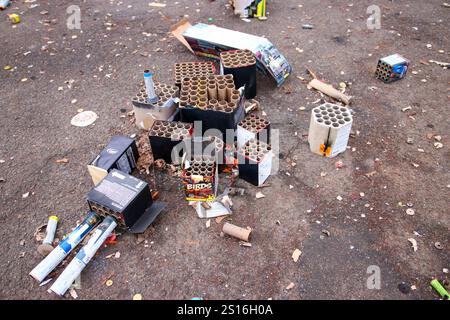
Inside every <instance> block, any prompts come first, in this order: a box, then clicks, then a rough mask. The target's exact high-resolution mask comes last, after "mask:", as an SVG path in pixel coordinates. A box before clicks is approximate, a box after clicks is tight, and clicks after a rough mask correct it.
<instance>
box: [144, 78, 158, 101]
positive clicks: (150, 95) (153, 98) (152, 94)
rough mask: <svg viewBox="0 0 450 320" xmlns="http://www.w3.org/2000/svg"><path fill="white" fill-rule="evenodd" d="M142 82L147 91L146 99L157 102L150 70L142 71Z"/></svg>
mask: <svg viewBox="0 0 450 320" xmlns="http://www.w3.org/2000/svg"><path fill="white" fill-rule="evenodd" d="M144 83H145V90H146V91H147V97H148V98H147V99H148V101H149V102H150V103H155V102H158V96H157V95H156V92H155V85H154V83H153V74H152V73H151V72H150V70H145V71H144Z"/></svg>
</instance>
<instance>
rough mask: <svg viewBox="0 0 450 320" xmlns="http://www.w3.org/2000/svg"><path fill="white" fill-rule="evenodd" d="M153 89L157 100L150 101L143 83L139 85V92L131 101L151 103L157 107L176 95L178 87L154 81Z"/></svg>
mask: <svg viewBox="0 0 450 320" xmlns="http://www.w3.org/2000/svg"><path fill="white" fill-rule="evenodd" d="M154 90H155V93H156V95H157V97H158V100H157V102H155V103H150V102H149V97H148V93H147V88H146V87H145V85H141V88H140V89H139V92H138V93H137V94H136V96H135V97H133V99H132V101H133V102H135V103H140V104H153V105H156V106H158V107H162V106H164V104H165V103H166V102H167V101H169V100H170V99H171V98H176V97H178V93H179V89H178V87H177V86H171V85H168V84H164V83H160V82H154Z"/></svg>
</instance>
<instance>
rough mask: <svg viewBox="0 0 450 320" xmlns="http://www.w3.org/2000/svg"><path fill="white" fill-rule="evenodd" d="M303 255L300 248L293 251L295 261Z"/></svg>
mask: <svg viewBox="0 0 450 320" xmlns="http://www.w3.org/2000/svg"><path fill="white" fill-rule="evenodd" d="M301 255H302V252H301V251H300V250H299V249H295V250H294V252H293V253H292V260H294V262H297V261H298V259H299V258H300V256H301Z"/></svg>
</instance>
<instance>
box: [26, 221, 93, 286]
mask: <svg viewBox="0 0 450 320" xmlns="http://www.w3.org/2000/svg"><path fill="white" fill-rule="evenodd" d="M99 221H100V216H98V215H97V214H96V213H95V212H91V213H89V215H88V216H87V217H86V219H84V220H83V222H81V224H80V225H79V226H78V227H76V228H75V229H74V230H73V231H72V232H71V233H70V234H69V235H68V236H67V237H66V238H65V239H64V240H63V241H62V242H61V243H60V244H59V245H58V246H57V247H56V248H55V249H53V250H52V252H50V254H49V255H48V256H47V257H45V259H44V260H42V261H41V262H40V263H39V264H38V265H37V266H36V267H35V268H34V269H33V270H31V272H30V276H32V277H33V278H34V279H36V280H37V281H39V282H42V281H43V280H44V279H45V277H46V276H48V274H49V273H50V272H52V271H53V269H55V268H56V266H57V265H58V264H60V263H61V261H63V260H64V258H65V257H67V255H68V254H69V253H70V252H71V251H72V250H73V248H75V247H76V246H77V245H78V244H79V243H80V242H81V240H83V238H84V237H85V236H86V235H87V234H88V233H89V232H90V231H91V230H92V229H93V228H94V227H95V226H96V225H97V223H98V222H99Z"/></svg>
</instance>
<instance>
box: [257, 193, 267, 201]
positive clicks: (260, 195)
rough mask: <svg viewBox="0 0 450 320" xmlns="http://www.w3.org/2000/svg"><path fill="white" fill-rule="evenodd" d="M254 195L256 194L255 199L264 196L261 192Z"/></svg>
mask: <svg viewBox="0 0 450 320" xmlns="http://www.w3.org/2000/svg"><path fill="white" fill-rule="evenodd" d="M255 196H256V199H261V198H265V197H266V196H265V195H264V194H263V193H262V192H257V193H256V195H255Z"/></svg>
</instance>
